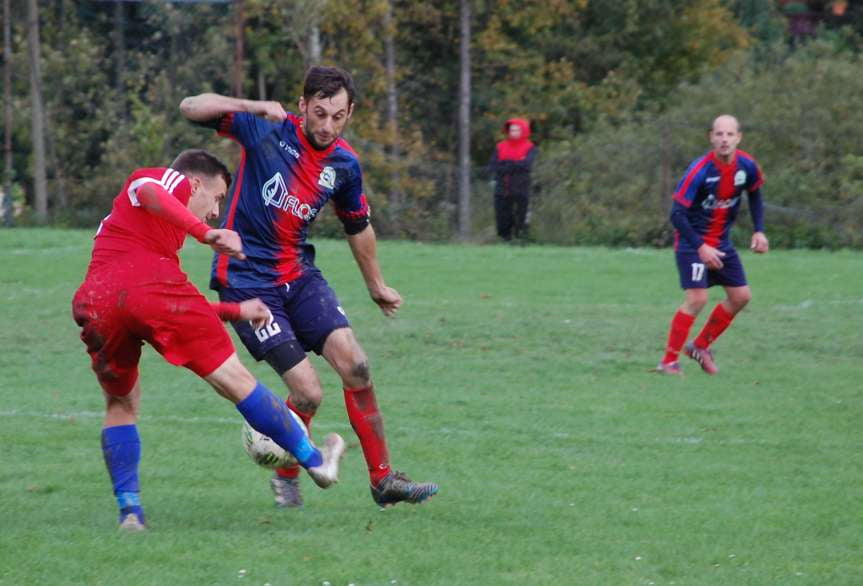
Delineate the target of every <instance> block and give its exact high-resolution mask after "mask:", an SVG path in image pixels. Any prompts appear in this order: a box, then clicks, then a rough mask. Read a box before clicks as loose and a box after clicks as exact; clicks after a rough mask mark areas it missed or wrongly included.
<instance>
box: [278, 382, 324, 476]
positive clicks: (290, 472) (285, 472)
mask: <svg viewBox="0 0 863 586" xmlns="http://www.w3.org/2000/svg"><path fill="white" fill-rule="evenodd" d="M285 405H287V406H288V409H290V410H291V411H293V412H294V413H296V414H297V415H299V416H300V419H302V420H303V423H305V424H306V429H308V430H309V436H311V435H312V417H314V416H315V414H314V412H312V413H307V412H305V411H300V410H299V409H297V406H296V405H294V403H293V401H291V398H290V397H288V398H287V399H285ZM276 474H278V476H279V478H296V477H297V476H299V475H300V467H299V465H297V466H289V467H287V468H276Z"/></svg>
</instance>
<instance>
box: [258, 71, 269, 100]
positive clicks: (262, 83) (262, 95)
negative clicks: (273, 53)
mask: <svg viewBox="0 0 863 586" xmlns="http://www.w3.org/2000/svg"><path fill="white" fill-rule="evenodd" d="M258 99H259V100H266V99H267V78H266V76H265V75H264V70H263V69H262V68H261V67H258Z"/></svg>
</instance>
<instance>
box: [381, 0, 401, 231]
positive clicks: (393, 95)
mask: <svg viewBox="0 0 863 586" xmlns="http://www.w3.org/2000/svg"><path fill="white" fill-rule="evenodd" d="M395 30H396V27H395V22H394V20H393V2H392V0H388V1H387V11H386V13H385V14H384V60H385V62H386V72H387V118H386V124H387V134H388V136H389V149H390V153H389V154H390V198H389V199H390V217H391V218H392V221H393V224H394V225H395V226H396V227H398V226H400V224H401V212H402V204H403V201H402V191H401V174H400V173H399V164H400V161H399V159H400V158H401V145H400V144H399V117H398V116H399V96H398V88H397V87H396V40H395Z"/></svg>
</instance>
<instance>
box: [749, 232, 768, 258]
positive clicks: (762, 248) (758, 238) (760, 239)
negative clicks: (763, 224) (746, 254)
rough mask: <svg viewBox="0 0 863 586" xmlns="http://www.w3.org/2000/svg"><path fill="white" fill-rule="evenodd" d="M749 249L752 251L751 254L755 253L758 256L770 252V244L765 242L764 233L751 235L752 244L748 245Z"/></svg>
mask: <svg viewBox="0 0 863 586" xmlns="http://www.w3.org/2000/svg"><path fill="white" fill-rule="evenodd" d="M749 248H750V249H752V252H757V253H758V254H764V253H765V252H767V251H768V250H770V243H769V242H768V241H767V236H765V235H764V232H755V233H754V234H753V235H752V242H751V243H750V244H749Z"/></svg>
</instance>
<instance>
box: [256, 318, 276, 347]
mask: <svg viewBox="0 0 863 586" xmlns="http://www.w3.org/2000/svg"><path fill="white" fill-rule="evenodd" d="M280 333H282V328H280V327H279V323H278V322H276V321H271V322H270V323H268V324H267V325H265V326H264V327H262V328H260V329H258V330H255V336H257V337H258V341H259V342H266V341H267V340H269V339H270V338H271V337H273V336H275V335H276V334H280Z"/></svg>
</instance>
